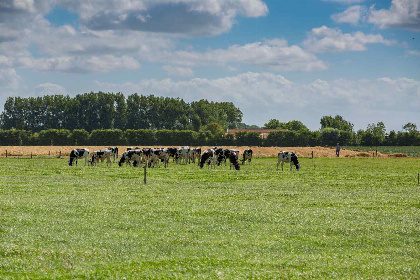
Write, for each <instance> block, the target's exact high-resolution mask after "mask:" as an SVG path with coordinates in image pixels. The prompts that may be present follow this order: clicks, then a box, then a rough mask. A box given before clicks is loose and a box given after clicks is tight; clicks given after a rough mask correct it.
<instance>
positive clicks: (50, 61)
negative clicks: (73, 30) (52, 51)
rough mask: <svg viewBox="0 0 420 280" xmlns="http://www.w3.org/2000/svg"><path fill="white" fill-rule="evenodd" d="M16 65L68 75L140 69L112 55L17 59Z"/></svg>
mask: <svg viewBox="0 0 420 280" xmlns="http://www.w3.org/2000/svg"><path fill="white" fill-rule="evenodd" d="M17 61H18V65H19V66H21V67H23V68H28V69H37V70H40V71H52V72H68V73H88V72H93V73H106V72H112V71H116V70H121V69H124V70H125V69H129V70H134V69H140V67H141V65H140V63H139V62H138V61H137V60H136V59H134V58H132V57H128V56H122V57H115V56H113V55H104V56H90V57H88V58H84V57H52V58H32V57H25V58H19V59H18V60H17Z"/></svg>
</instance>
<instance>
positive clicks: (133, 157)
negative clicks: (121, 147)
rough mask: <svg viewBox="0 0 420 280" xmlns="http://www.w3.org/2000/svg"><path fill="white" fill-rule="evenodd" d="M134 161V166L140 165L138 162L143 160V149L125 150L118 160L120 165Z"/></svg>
mask: <svg viewBox="0 0 420 280" xmlns="http://www.w3.org/2000/svg"><path fill="white" fill-rule="evenodd" d="M131 161H133V166H138V163H141V162H142V151H141V150H129V151H127V152H124V153H123V154H122V156H121V158H120V161H119V162H118V166H122V165H123V164H124V162H125V163H126V165H128V164H130V163H131Z"/></svg>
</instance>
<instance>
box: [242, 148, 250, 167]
mask: <svg viewBox="0 0 420 280" xmlns="http://www.w3.org/2000/svg"><path fill="white" fill-rule="evenodd" d="M251 159H252V150H251V149H248V150H245V151H244V154H243V159H242V164H245V162H246V161H248V164H251Z"/></svg>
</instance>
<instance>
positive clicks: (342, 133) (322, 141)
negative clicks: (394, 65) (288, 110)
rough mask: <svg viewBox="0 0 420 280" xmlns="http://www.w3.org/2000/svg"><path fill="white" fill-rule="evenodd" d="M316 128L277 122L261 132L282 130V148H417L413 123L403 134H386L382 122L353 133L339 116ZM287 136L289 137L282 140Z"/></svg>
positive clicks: (418, 141)
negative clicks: (300, 145)
mask: <svg viewBox="0 0 420 280" xmlns="http://www.w3.org/2000/svg"><path fill="white" fill-rule="evenodd" d="M320 124H321V129H320V130H319V131H309V129H308V128H307V127H306V126H305V125H304V124H303V123H302V122H300V121H296V120H294V121H289V122H280V121H279V120H277V119H271V120H270V121H269V122H267V123H266V124H264V128H271V129H286V130H287V132H281V133H276V134H278V135H279V136H278V137H280V138H283V139H282V140H280V139H279V142H283V143H286V145H285V146H287V145H290V144H291V143H292V142H295V143H299V144H303V145H304V146H305V145H306V144H307V143H309V145H311V146H312V145H324V146H335V145H336V144H337V143H340V145H343V146H344V145H345V146H420V132H419V131H418V130H417V125H416V124H414V123H407V124H405V125H403V127H402V130H403V131H398V132H396V131H394V130H392V131H390V132H389V133H387V132H386V126H385V124H384V123H383V122H378V123H376V124H374V123H372V124H368V126H367V128H366V130H363V129H359V130H358V131H354V129H353V128H354V125H353V124H352V123H351V122H349V121H347V120H345V119H344V118H343V117H342V116H340V115H336V116H335V117H332V116H323V117H322V118H321V120H320ZM287 133H289V136H287V137H286V136H285V135H286V134H287ZM274 135H275V134H273V136H274ZM297 146H298V145H297Z"/></svg>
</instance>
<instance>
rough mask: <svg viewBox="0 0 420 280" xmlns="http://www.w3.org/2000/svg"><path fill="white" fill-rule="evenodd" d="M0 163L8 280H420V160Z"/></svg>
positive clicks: (0, 258)
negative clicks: (297, 166)
mask: <svg viewBox="0 0 420 280" xmlns="http://www.w3.org/2000/svg"><path fill="white" fill-rule="evenodd" d="M67 160H68V159H67V158H66V159H57V158H51V159H48V158H36V159H35V158H34V159H27V158H20V159H17V158H7V159H6V158H0V177H1V180H0V278H1V279H22V278H23V279H25V278H27V279H109V278H111V279H168V278H179V279H197V278H200V279H245V278H246V279H249V278H254V279H290V278H294V279H296V278H299V279H306V278H323V279H340V278H345V279H419V278H420V185H419V184H418V183H417V174H418V172H420V160H419V159H415V158H403V159H391V158H390V159H372V158H367V159H357V158H351V159H350V158H315V159H309V158H301V159H300V162H301V165H302V169H301V171H300V172H296V171H295V170H294V171H293V172H289V170H288V168H289V166H288V165H285V170H284V171H281V170H279V171H276V168H275V166H276V163H277V160H276V159H275V158H254V159H253V161H252V165H250V166H249V165H245V166H243V165H241V170H240V171H239V172H238V171H233V170H229V165H228V166H221V167H218V168H217V169H215V170H209V169H203V170H200V169H199V168H198V166H197V165H193V164H190V165H176V164H174V163H170V165H169V168H167V169H165V168H163V167H160V168H153V169H148V170H147V175H148V177H147V184H146V185H144V184H143V169H142V168H132V167H118V165H117V164H113V165H112V167H106V164H105V163H104V164H102V165H100V166H97V167H87V166H86V167H84V166H83V161H79V166H77V167H69V166H68V165H67Z"/></svg>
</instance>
